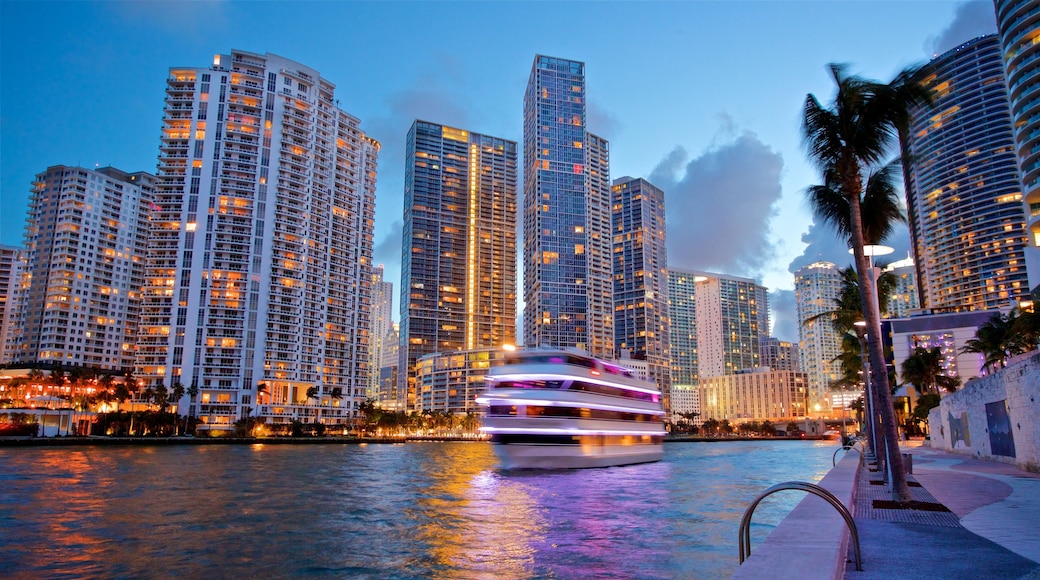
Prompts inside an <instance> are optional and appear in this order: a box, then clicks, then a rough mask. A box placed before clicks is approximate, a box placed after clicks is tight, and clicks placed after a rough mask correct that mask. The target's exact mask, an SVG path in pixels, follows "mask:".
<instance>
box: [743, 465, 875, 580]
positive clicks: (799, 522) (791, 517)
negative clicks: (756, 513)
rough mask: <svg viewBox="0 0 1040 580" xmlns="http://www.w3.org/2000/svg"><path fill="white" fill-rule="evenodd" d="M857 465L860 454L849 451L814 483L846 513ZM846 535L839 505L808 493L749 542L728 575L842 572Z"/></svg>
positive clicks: (795, 576)
mask: <svg viewBox="0 0 1040 580" xmlns="http://www.w3.org/2000/svg"><path fill="white" fill-rule="evenodd" d="M859 468H860V454H859V453H857V452H856V451H849V452H848V453H846V455H845V457H844V458H843V459H842V460H841V461H839V462H838V464H837V465H836V466H835V467H834V468H833V469H831V470H830V471H829V472H828V473H827V475H826V476H825V477H824V478H823V479H822V480H821V481H820V482H819V483H818V485H820V486H821V487H823V488H824V489H826V490H827V491H829V492H831V493H832V494H834V495H835V497H837V498H838V500H839V501H841V503H842V504H843V505H844V506H845V507H846V508H847V509H848V510H849V513H850V514H851V513H853V508H854V506H855V499H856V498H855V494H856V482H857V477H858V475H859ZM763 491H765V490H763ZM778 493H805V492H803V491H781V492H778ZM766 501H768V500H766ZM753 521H754V518H752V522H753ZM849 538H850V534H849V529H848V525H847V524H846V523H845V519H844V518H843V517H842V516H841V514H839V513H838V510H836V509H835V508H834V507H833V506H831V505H830V504H829V503H827V501H826V500H824V499H822V498H819V497H816V496H815V495H811V494H807V497H806V498H805V499H803V500H802V501H801V502H799V503H798V505H797V506H795V508H794V509H793V510H791V513H790V514H788V515H787V517H785V518H784V519H783V521H781V522H780V525H778V526H777V527H776V529H774V530H773V531H772V533H770V534H769V536H768V537H766V539H765V541H763V542H762V543H761V544H759V545H757V546H752V547H751V557H749V558H748V559H747V560H745V561H744V564H743V565H741V566H740V568H738V569H737V571H736V573H734V574H733V576H732V577H733V578H748V579H756V580H757V579H759V578H770V579H771V580H782V579H787V578H789V579H791V580H804V579H805V578H842V577H843V576H844V574H845V561H846V559H847V557H848V556H847V555H848V553H849V541H850V539H849ZM737 541H738V539H737V538H733V556H734V558H736V557H737V554H738V544H737ZM850 566H851V564H850Z"/></svg>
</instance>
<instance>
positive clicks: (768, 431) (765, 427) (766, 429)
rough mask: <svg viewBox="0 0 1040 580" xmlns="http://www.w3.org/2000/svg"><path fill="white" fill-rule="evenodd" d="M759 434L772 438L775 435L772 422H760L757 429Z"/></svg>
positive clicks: (774, 427)
mask: <svg viewBox="0 0 1040 580" xmlns="http://www.w3.org/2000/svg"><path fill="white" fill-rule="evenodd" d="M759 432H760V433H762V434H763V435H767V436H769V437H772V436H774V435H776V426H775V425H773V422H772V421H768V420H766V421H762V425H761V426H760V427H759Z"/></svg>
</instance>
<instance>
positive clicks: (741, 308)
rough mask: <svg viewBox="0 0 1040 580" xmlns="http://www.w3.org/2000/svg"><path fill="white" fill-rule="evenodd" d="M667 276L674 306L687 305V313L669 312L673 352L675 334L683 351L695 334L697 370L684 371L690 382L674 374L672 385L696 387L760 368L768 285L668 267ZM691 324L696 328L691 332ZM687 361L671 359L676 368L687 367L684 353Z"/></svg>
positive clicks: (682, 369) (682, 306)
mask: <svg viewBox="0 0 1040 580" xmlns="http://www.w3.org/2000/svg"><path fill="white" fill-rule="evenodd" d="M668 277H669V284H668V288H669V296H670V297H672V296H675V298H674V299H672V300H671V305H672V306H676V305H677V303H681V302H686V303H687V305H686V306H687V307H686V308H684V305H683V304H678V315H676V314H672V313H674V312H676V308H670V309H669V313H670V314H671V318H672V332H671V336H672V340H673V345H672V352H673V353H675V352H676V347H677V345H676V344H675V338H676V336H677V334H676V333H679V334H678V338H679V342H680V343H684V344H683V345H682V346H679V348H680V349H683V350H684V351H686V348H685V347H688V346H689V344H690V339H689V337H690V336H691V335H694V334H695V335H696V343H695V345H694V346H693V350H694V351H695V353H696V354H695V356H696V363H695V366H694V367H693V368H681V370H680V371H679V374H678V376H680V377H681V378H682V380H684V381H685V380H686V379H687V378H688V379H690V380H691V383H685V382H684V383H679V382H678V381H676V380H675V379H676V376H677V375H676V374H674V373H675V371H674V369H673V378H672V382H673V384H698V382H699V381H701V380H703V379H704V378H706V377H717V376H722V375H731V374H734V373H736V372H737V371H739V370H744V369H752V368H755V367H757V366H760V365H761V361H760V354H761V344H762V341H763V340H764V339H765V338H766V337H767V336H768V328H769V299H768V290H767V289H766V288H765V287H764V286H760V285H758V284H757V283H756V282H755V281H754V280H751V279H749V278H742V277H739V276H729V275H725V274H714V273H710V272H700V271H694V270H683V269H678V268H669V269H668ZM673 289H674V291H675V292H676V293H678V294H677V295H676V294H673V293H672V291H673ZM691 289H692V292H691ZM689 303H692V304H689ZM684 310H685V312H684ZM690 311H692V313H693V318H692V320H691V319H690V318H689V317H688V314H689V312H690ZM691 322H692V326H693V328H689V326H690V323H691ZM683 357H684V358H683V359H679V360H677V359H676V358H675V356H674V355H673V367H674V366H676V365H679V366H680V367H681V366H682V365H683V364H685V363H688V361H689V359H690V356H689V354H687V353H686V352H684V353H683ZM691 371H692V372H691Z"/></svg>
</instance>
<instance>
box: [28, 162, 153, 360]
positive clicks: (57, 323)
mask: <svg viewBox="0 0 1040 580" xmlns="http://www.w3.org/2000/svg"><path fill="white" fill-rule="evenodd" d="M153 179H154V177H153V176H152V175H150V174H148V173H143V172H139V173H126V172H124V171H120V170H118V169H115V168H112V167H105V168H102V169H96V170H90V169H84V168H82V167H69V166H65V165H55V166H52V167H48V168H47V170H46V171H44V172H42V173H39V174H37V175H36V179H35V181H34V182H33V185H32V192H31V195H30V198H29V217H28V219H27V221H26V228H25V258H26V265H25V267H26V274H27V278H28V279H27V283H25V284H23V288H22V297H21V300H20V314H19V316H18V319H19V323H20V336H19V337H18V338H16V342H17V345H18V346H17V348H16V352H15V353H13V358H12V360H13V361H14V362H22V363H57V364H62V365H71V366H85V367H97V368H100V369H105V370H116V371H118V370H128V369H131V368H133V365H134V344H135V340H136V338H137V331H138V323H139V320H140V308H141V296H140V288H141V286H142V285H143V283H144V274H145V271H144V263H145V248H146V244H147V242H148V217H149V213H150V212H151V211H152V210H151V207H152V195H153Z"/></svg>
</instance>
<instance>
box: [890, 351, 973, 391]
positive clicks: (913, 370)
mask: <svg viewBox="0 0 1040 580" xmlns="http://www.w3.org/2000/svg"><path fill="white" fill-rule="evenodd" d="M942 363H943V355H942V350H941V349H940V348H939V347H935V348H931V349H927V348H921V347H917V348H915V349H914V352H913V353H911V355H910V356H909V357H907V358H906V360H904V361H903V365H902V371H903V381H904V382H908V383H913V384H914V386H915V387H917V390H918V392H920V393H921V394H922V395H923V394H925V393H928V392H930V391H933V390H934V391H935V393H936V394H938V393H939V387H942V388H944V389H946V390H947V391H949V392H953V391H956V390H957V387H958V385H960V383H961V381H960V379H958V378H956V377H948V376H946V375H945V374H944V373H943V368H942Z"/></svg>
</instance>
